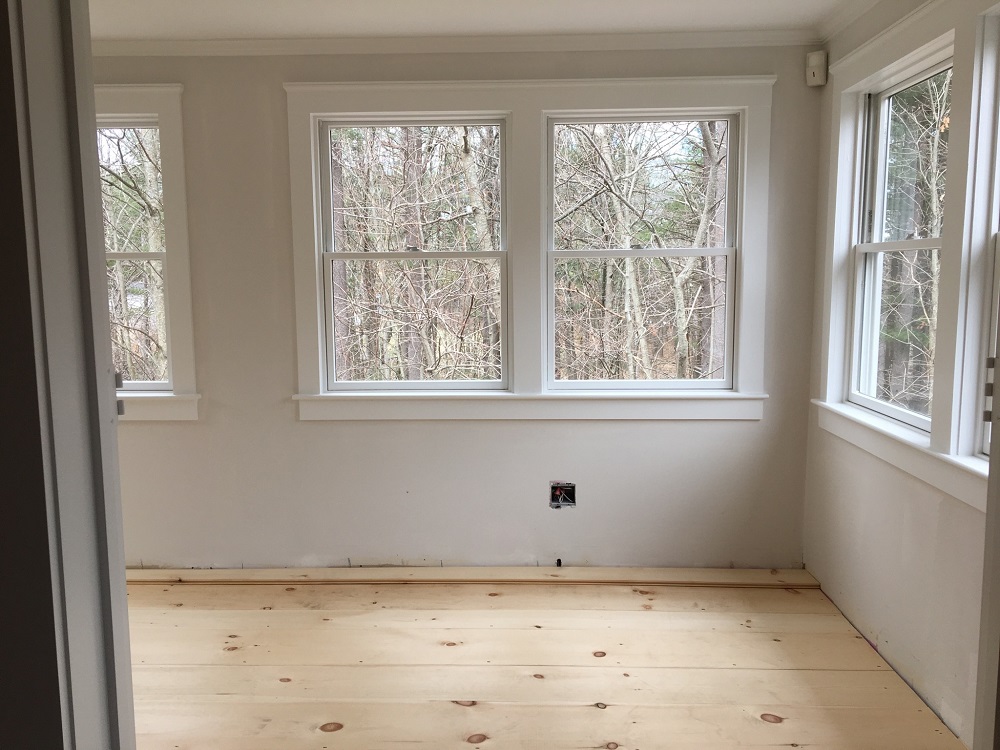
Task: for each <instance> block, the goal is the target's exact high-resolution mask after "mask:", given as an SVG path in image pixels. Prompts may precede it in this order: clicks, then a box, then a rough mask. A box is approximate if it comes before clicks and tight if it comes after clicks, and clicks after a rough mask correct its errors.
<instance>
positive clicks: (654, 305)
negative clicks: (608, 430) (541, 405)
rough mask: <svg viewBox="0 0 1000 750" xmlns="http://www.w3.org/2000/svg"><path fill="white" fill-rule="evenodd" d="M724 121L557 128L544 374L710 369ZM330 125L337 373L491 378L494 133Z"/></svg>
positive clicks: (709, 375)
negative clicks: (549, 331) (550, 336)
mask: <svg viewBox="0 0 1000 750" xmlns="http://www.w3.org/2000/svg"><path fill="white" fill-rule="evenodd" d="M728 131H729V123H728V121H726V120H709V121H660V122H613V123H593V122H586V123H583V122H581V123H562V124H557V125H555V128H554V144H553V154H554V160H555V163H554V165H553V169H554V190H553V196H552V199H553V211H554V214H553V240H554V250H555V251H556V256H557V257H556V258H555V261H554V273H555V278H554V305H555V309H554V316H555V318H554V324H555V352H554V367H555V372H554V377H555V378H556V379H557V380H581V381H587V380H662V379H667V380H669V379H721V378H722V377H723V376H724V373H725V360H726V342H727V332H726V320H727V314H726V304H727V300H726V289H727V280H726V274H727V271H728V269H727V258H729V257H732V256H731V254H730V253H729V252H728V251H727V250H725V249H724V248H725V247H726V244H727V240H728V238H727V226H726V221H727V196H728V188H729V182H728V180H729V174H728V149H729V143H728ZM328 132H329V139H330V140H329V149H330V151H329V153H330V175H329V203H330V212H329V213H330V218H329V220H328V221H327V230H328V234H329V235H330V238H329V239H330V240H331V241H332V242H331V245H332V247H330V248H329V249H330V250H331V251H332V252H330V253H329V254H328V256H327V259H328V263H329V265H328V273H329V277H330V278H329V281H330V284H329V288H330V291H329V296H330V303H331V307H332V314H331V317H332V321H333V336H332V338H333V349H334V355H333V362H332V369H333V370H334V372H335V373H336V380H338V381H420V380H480V381H489V380H498V379H499V378H500V377H501V351H502V346H501V345H502V341H501V339H502V331H503V326H502V320H503V314H504V311H503V307H502V302H501V297H502V290H501V272H502V266H503V263H504V261H503V256H502V253H503V252H504V251H505V248H504V247H503V240H502V233H501V216H500V212H501V194H500V191H501V175H502V165H501V152H502V151H501V131H500V127H499V125H495V124H472V125H463V124H439V125H386V126H358V127H339V126H331V127H330V128H329V129H328ZM709 249H718V250H719V252H712V253H709V252H706V250H709ZM343 254H349V256H345V255H343ZM401 254H405V256H404V255H401Z"/></svg>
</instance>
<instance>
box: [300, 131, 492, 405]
mask: <svg viewBox="0 0 1000 750" xmlns="http://www.w3.org/2000/svg"><path fill="white" fill-rule="evenodd" d="M321 128H322V131H321V140H320V142H321V145H322V149H323V156H322V158H321V169H322V200H323V203H322V209H323V234H324V239H323V241H324V252H323V277H324V302H325V315H324V328H325V335H326V342H327V346H326V353H327V361H326V373H327V387H328V388H329V389H330V390H350V389H358V388H386V389H392V388H401V387H402V388H406V389H408V390H409V389H414V390H419V389H428V388H435V389H440V388H461V389H478V388H503V386H504V379H505V375H506V372H505V365H504V359H505V358H504V354H503V352H504V345H505V338H504V327H505V324H504V315H505V306H504V304H503V299H504V287H505V283H506V259H505V253H504V231H503V222H502V211H501V207H502V202H503V196H502V187H501V186H502V183H503V180H502V175H503V127H502V122H500V121H481V120H472V119H462V120H440V121H429V120H421V121H416V122H412V121H390V122H384V123H375V124H371V123H346V122H329V121H326V122H323V123H322V125H321Z"/></svg>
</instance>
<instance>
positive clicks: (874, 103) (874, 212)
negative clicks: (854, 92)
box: [858, 58, 953, 244]
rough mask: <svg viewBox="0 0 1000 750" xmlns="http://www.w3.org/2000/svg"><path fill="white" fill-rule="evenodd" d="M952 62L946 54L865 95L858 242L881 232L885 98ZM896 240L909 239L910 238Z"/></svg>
mask: <svg viewBox="0 0 1000 750" xmlns="http://www.w3.org/2000/svg"><path fill="white" fill-rule="evenodd" d="M952 66H953V62H952V60H951V59H950V58H949V59H948V60H945V61H943V62H941V63H939V64H937V65H935V66H933V67H930V68H926V69H924V70H922V71H920V72H919V73H916V74H914V75H912V76H910V77H909V78H907V79H906V80H904V81H901V82H900V83H898V84H896V85H895V86H892V87H890V88H887V89H885V90H883V91H880V92H878V93H876V94H869V95H868V97H867V107H866V118H867V126H866V132H865V142H864V145H863V148H862V152H863V153H862V158H863V159H864V163H865V165H866V171H865V174H864V180H865V186H866V187H865V190H864V191H862V196H863V206H862V208H863V210H862V212H861V217H862V220H863V225H862V226H861V227H860V228H859V233H858V236H859V238H860V240H861V242H862V243H864V244H868V243H879V240H877V239H876V238H878V237H881V236H882V233H883V222H884V221H885V187H886V180H887V178H888V163H887V159H888V152H889V100H890V99H891V98H892V97H893V96H895V95H896V94H898V93H900V92H901V91H905V90H906V89H908V88H910V87H911V86H913V85H915V84H918V83H921V82H923V81H926V80H927V79H929V78H933V77H934V76H936V75H937V74H938V73H941V72H943V71H945V70H948V69H949V68H951V67H952ZM897 241H898V242H909V241H910V240H897ZM921 241H924V242H928V241H929V242H937V243H939V244H940V241H941V238H940V237H930V238H927V239H925V240H921ZM879 244H881V243H879Z"/></svg>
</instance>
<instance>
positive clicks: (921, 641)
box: [805, 425, 985, 745]
mask: <svg viewBox="0 0 1000 750" xmlns="http://www.w3.org/2000/svg"><path fill="white" fill-rule="evenodd" d="M806 497H807V504H806V516H805V519H806V520H805V550H806V556H805V559H806V566H807V568H808V569H809V571H810V572H812V574H813V575H814V576H816V577H817V578H818V579H819V580H820V581H821V582H822V584H823V590H824V591H825V592H826V593H827V595H828V596H829V597H830V598H831V599H833V601H834V602H835V603H836V604H837V606H838V607H840V609H841V611H843V613H844V614H845V615H846V616H847V619H849V620H850V621H851V623H852V624H853V625H854V626H855V627H856V628H857V629H858V630H859V631H860V632H861V633H862V635H864V636H865V637H866V638H867V639H868V640H869V641H870V642H871V643H872V644H873V645H874V646H875V648H876V649H878V651H879V653H881V654H882V656H883V657H885V659H886V660H887V661H888V662H889V663H890V664H891V665H892V667H893V669H895V670H896V671H897V672H899V673H900V675H901V676H902V677H903V678H904V679H905V680H906V681H907V682H908V683H909V684H910V685H911V686H912V687H913V688H914V689H915V690H916V691H917V692H918V693H919V694H920V696H921V697H922V698H923V699H924V700H925V701H926V702H927V703H928V704H929V705H930V706H931V708H933V709H934V711H935V712H936V713H938V714H939V715H940V716H941V718H942V719H944V721H945V723H946V724H948V726H949V727H950V728H951V729H952V730H953V731H954V732H956V733H957V734H958V735H959V736H960V737H961V738H962V739H963V740H964V741H965V742H966V743H967V744H969V745H971V742H972V721H973V715H974V713H975V688H976V660H977V655H978V639H979V599H980V592H981V584H982V569H983V544H982V540H983V534H984V529H985V526H984V522H985V515H984V514H983V513H981V512H980V511H978V510H976V509H975V508H972V507H971V506H969V505H967V504H965V503H963V502H962V501H960V500H956V499H955V498H953V497H951V496H949V495H946V494H945V493H943V492H941V491H939V490H936V489H934V488H933V487H931V486H930V485H928V484H925V483H923V482H921V481H920V480H919V479H915V478H914V477H912V476H910V475H909V474H906V473H905V472H902V471H900V470H898V469H896V468H895V467H893V466H891V465H889V464H887V463H885V462H883V461H880V460H879V459H877V458H875V457H874V456H872V455H870V454H868V453H865V452H864V451H862V450H861V449H860V448H857V447H855V446H853V445H851V444H849V443H847V442H846V441H844V440H841V439H840V438H838V437H835V436H834V435H832V434H830V433H828V432H826V431H824V430H821V429H819V428H818V427H817V426H815V425H814V426H813V428H812V430H811V431H810V433H809V482H808V486H807V491H806Z"/></svg>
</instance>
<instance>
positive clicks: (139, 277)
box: [108, 260, 167, 382]
mask: <svg viewBox="0 0 1000 750" xmlns="http://www.w3.org/2000/svg"><path fill="white" fill-rule="evenodd" d="M108 308H109V309H110V311H111V353H112V358H113V360H114V364H115V369H116V370H117V371H118V372H120V373H121V374H122V378H123V379H124V380H126V381H137V380H141V381H159V382H164V381H166V380H167V324H166V310H165V307H164V301H163V262H162V261H159V260H149V261H145V260H109V261H108Z"/></svg>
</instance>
